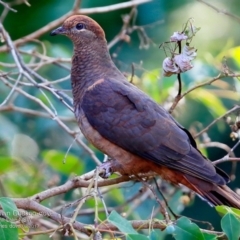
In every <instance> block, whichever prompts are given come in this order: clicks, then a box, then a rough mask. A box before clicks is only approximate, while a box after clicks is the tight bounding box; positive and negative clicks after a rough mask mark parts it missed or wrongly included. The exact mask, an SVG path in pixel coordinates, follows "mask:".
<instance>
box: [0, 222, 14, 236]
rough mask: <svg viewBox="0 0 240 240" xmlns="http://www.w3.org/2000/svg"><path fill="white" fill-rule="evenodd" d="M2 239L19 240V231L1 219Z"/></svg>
mask: <svg viewBox="0 0 240 240" xmlns="http://www.w3.org/2000/svg"><path fill="white" fill-rule="evenodd" d="M0 239H1V240H10V239H11V240H18V229H17V226H16V225H15V224H13V223H10V222H8V221H6V220H3V219H0Z"/></svg>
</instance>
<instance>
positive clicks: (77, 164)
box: [43, 150, 84, 175]
mask: <svg viewBox="0 0 240 240" xmlns="http://www.w3.org/2000/svg"><path fill="white" fill-rule="evenodd" d="M65 157H66V163H63V161H64V159H65ZM43 159H44V161H45V162H46V163H47V164H48V165H50V166H51V167H52V168H53V169H54V170H56V171H58V172H60V173H63V174H66V175H69V174H70V173H73V172H74V173H76V174H80V173H82V172H83V170H84V169H83V164H82V162H81V161H80V160H79V159H78V158H77V157H76V156H75V155H73V154H70V153H68V154H67V156H66V153H65V152H60V151H55V150H50V151H45V152H43Z"/></svg>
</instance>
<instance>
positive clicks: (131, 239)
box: [127, 234, 149, 240]
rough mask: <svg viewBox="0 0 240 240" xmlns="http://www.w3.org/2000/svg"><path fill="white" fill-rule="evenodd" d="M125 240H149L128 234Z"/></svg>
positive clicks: (139, 235) (141, 236)
mask: <svg viewBox="0 0 240 240" xmlns="http://www.w3.org/2000/svg"><path fill="white" fill-rule="evenodd" d="M127 240H149V238H148V237H146V236H145V235H142V234H128V235H127Z"/></svg>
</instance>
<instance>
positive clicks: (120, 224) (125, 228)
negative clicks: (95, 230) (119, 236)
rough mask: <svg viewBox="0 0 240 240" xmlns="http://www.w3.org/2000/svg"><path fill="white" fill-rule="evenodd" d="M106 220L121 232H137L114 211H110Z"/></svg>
mask: <svg viewBox="0 0 240 240" xmlns="http://www.w3.org/2000/svg"><path fill="white" fill-rule="evenodd" d="M108 221H109V222H110V223H112V224H113V225H114V226H116V227H117V228H118V229H119V230H120V231H121V232H123V233H125V234H127V233H129V234H138V233H137V231H136V230H134V229H133V227H132V225H131V224H130V223H129V222H128V221H127V220H126V219H125V218H123V217H122V216H121V215H119V214H118V213H117V212H116V211H112V212H111V214H110V215H109V216H108Z"/></svg>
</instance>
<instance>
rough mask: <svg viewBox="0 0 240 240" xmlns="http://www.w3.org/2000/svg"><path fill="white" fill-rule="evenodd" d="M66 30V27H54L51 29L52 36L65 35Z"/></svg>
mask: <svg viewBox="0 0 240 240" xmlns="http://www.w3.org/2000/svg"><path fill="white" fill-rule="evenodd" d="M65 32H66V30H65V29H64V27H59V28H56V29H54V30H53V31H51V33H50V36H55V35H59V34H60V35H64V34H65Z"/></svg>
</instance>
